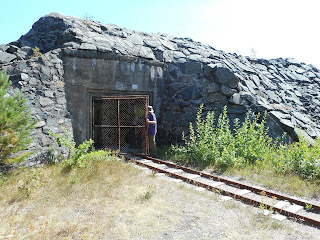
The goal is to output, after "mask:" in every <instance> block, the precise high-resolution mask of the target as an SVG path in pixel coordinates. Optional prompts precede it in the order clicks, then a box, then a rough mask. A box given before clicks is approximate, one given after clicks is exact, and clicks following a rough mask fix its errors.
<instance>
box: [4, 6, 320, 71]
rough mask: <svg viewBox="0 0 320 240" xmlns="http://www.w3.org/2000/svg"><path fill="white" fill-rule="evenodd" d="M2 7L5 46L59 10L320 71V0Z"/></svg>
mask: <svg viewBox="0 0 320 240" xmlns="http://www.w3.org/2000/svg"><path fill="white" fill-rule="evenodd" d="M0 6H1V10H2V11H1V15H0V23H1V25H0V30H1V31H0V44H5V43H9V42H12V41H15V40H18V39H19V37H20V36H21V35H23V34H26V33H27V32H28V31H29V30H30V29H31V27H32V24H33V23H35V22H36V21H37V20H39V19H40V18H41V17H42V16H44V15H46V14H49V13H51V12H58V13H62V14H65V15H70V16H76V17H85V16H90V17H92V19H93V20H95V21H99V22H101V23H104V24H115V25H118V26H120V27H124V28H129V29H133V30H137V31H142V32H148V33H164V34H169V35H172V36H175V37H188V38H192V39H193V40H195V41H198V42H202V43H203V44H206V45H210V46H212V47H214V48H215V49H218V50H223V51H226V52H230V53H237V54H240V55H245V56H252V57H253V56H255V57H256V58H266V59H272V58H279V57H282V58H287V57H292V58H295V59H297V60H298V61H301V62H305V63H307V64H312V65H314V66H316V67H317V68H318V69H320V1H319V0H161V1H160V0H55V1H44V0H11V1H7V0H4V1H3V2H1V4H0Z"/></svg>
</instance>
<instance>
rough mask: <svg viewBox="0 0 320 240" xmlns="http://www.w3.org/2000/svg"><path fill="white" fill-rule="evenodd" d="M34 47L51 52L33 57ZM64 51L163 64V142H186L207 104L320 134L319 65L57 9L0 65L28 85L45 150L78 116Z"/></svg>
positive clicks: (1, 53) (293, 132)
mask: <svg viewBox="0 0 320 240" xmlns="http://www.w3.org/2000/svg"><path fill="white" fill-rule="evenodd" d="M36 46H37V47H39V48H40V51H41V52H42V53H45V54H44V55H43V56H41V57H39V58H32V59H30V56H31V55H32V54H33V51H32V48H34V47H36ZM64 55H72V56H75V57H78V58H88V59H90V58H92V59H106V56H108V58H110V56H111V57H112V58H113V59H118V58H119V59H120V58H121V59H122V60H123V59H124V60H126V61H128V62H130V61H131V62H132V61H136V62H137V61H139V62H159V63H163V64H165V66H166V69H165V72H164V74H163V79H164V80H165V91H164V93H163V96H162V99H161V102H159V103H154V105H157V104H158V106H156V113H157V115H158V116H159V136H158V137H159V140H160V141H161V140H162V142H174V141H178V140H180V137H181V132H182V131H185V130H187V129H188V125H189V122H190V121H194V120H195V112H196V111H197V108H198V107H199V105H200V104H201V103H204V105H205V110H213V111H215V112H217V114H218V113H219V112H221V110H222V108H223V106H225V105H227V106H228V113H229V116H230V118H231V120H234V119H235V118H240V119H243V118H244V115H245V113H246V112H247V111H248V110H249V109H251V110H252V111H253V113H258V112H264V111H267V112H268V115H267V122H268V126H269V127H270V134H271V135H273V136H275V137H279V136H280V135H281V134H282V133H283V132H287V133H288V135H289V136H290V138H291V139H293V140H295V141H297V140H298V135H299V134H302V135H304V136H305V137H306V138H307V139H308V140H309V141H310V143H312V142H313V139H315V138H316V137H318V136H319V135H320V132H319V128H318V125H319V122H320V114H319V111H320V110H319V105H320V96H319V92H320V91H319V90H320V89H319V88H320V86H319V83H320V71H319V69H317V68H316V67H314V66H313V65H310V64H305V63H303V62H299V61H297V60H295V59H292V58H290V59H282V58H278V59H271V60H267V59H250V58H249V57H246V56H241V55H237V54H235V53H233V54H232V53H226V52H224V51H221V50H216V49H214V48H213V47H211V46H207V45H204V44H201V43H199V42H195V41H193V40H191V39H189V38H176V37H173V36H168V35H158V34H150V33H144V32H138V31H134V30H130V29H125V28H121V27H118V26H115V25H106V24H102V23H99V22H95V21H88V20H84V19H80V18H76V17H70V16H65V15H61V14H58V13H51V14H49V15H46V16H44V17H42V18H40V19H39V21H37V22H36V23H35V24H34V25H33V26H32V29H31V30H30V31H29V32H28V33H27V34H25V35H23V36H22V37H21V38H20V39H19V40H18V41H16V42H12V43H9V44H6V45H1V46H0V69H6V70H7V72H8V73H9V74H10V75H11V79H12V81H13V83H14V87H19V88H20V87H22V86H23V89H24V92H25V93H26V94H28V96H29V99H30V106H31V107H32V109H33V114H34V117H35V118H37V119H38V120H39V124H38V126H37V127H38V128H37V134H36V138H35V139H36V140H35V141H36V142H37V143H36V144H35V146H38V147H39V146H40V147H41V148H48V145H50V143H51V142H50V141H51V140H48V139H50V138H48V135H47V133H48V129H51V128H55V129H59V128H60V127H61V126H63V125H64V124H65V123H66V122H69V123H70V122H71V120H70V119H71V118H72V117H70V116H69V113H68V110H67V108H66V107H65V105H66V100H65V96H64V67H63V66H64V63H63V56H64ZM152 74H153V75H154V74H157V72H151V75H152ZM158 75H159V73H158ZM151 77H152V76H151ZM160 77H162V73H161V76H160ZM43 142H46V144H43Z"/></svg>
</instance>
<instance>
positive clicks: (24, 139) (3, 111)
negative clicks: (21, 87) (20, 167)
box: [0, 71, 35, 165]
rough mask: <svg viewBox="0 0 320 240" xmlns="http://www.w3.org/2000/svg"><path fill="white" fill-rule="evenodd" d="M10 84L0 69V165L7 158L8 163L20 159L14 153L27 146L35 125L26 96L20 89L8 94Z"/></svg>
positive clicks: (7, 77) (4, 162) (5, 161)
mask: <svg viewBox="0 0 320 240" xmlns="http://www.w3.org/2000/svg"><path fill="white" fill-rule="evenodd" d="M10 85H11V81H9V76H8V75H7V74H6V73H5V72H3V71H0V165H1V164H6V163H8V162H7V161H8V159H9V158H11V159H10V163H13V162H15V161H14V160H16V161H18V160H19V159H21V158H19V157H18V156H14V154H16V153H18V152H20V151H22V150H25V149H27V148H28V146H29V145H30V143H31V141H32V138H31V136H30V135H31V132H32V131H33V130H34V125H35V121H32V120H31V113H30V110H29V109H28V107H27V105H26V102H27V98H26V97H23V96H22V92H21V91H16V92H15V94H14V96H10V95H9V94H8V90H9V87H10ZM22 159H23V158H22Z"/></svg>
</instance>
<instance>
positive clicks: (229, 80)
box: [214, 67, 239, 88]
mask: <svg viewBox="0 0 320 240" xmlns="http://www.w3.org/2000/svg"><path fill="white" fill-rule="evenodd" d="M214 79H215V80H216V82H218V83H221V84H223V85H226V86H228V87H230V88H236V87H237V86H238V84H239V78H237V77H236V76H235V74H234V73H233V72H232V71H231V70H229V69H228V68H226V67H216V68H215V71H214Z"/></svg>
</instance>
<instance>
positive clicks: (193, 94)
mask: <svg viewBox="0 0 320 240" xmlns="http://www.w3.org/2000/svg"><path fill="white" fill-rule="evenodd" d="M178 94H180V95H181V96H182V98H183V100H191V99H199V98H201V97H202V94H201V92H200V91H199V89H198V88H197V87H196V86H189V87H186V88H184V89H182V90H180V91H179V92H178Z"/></svg>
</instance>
